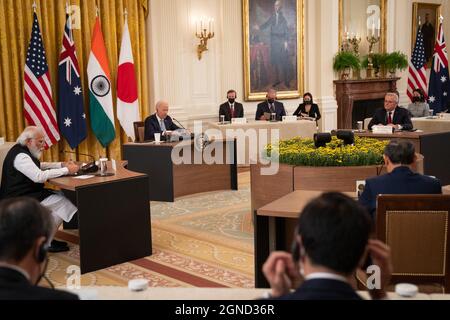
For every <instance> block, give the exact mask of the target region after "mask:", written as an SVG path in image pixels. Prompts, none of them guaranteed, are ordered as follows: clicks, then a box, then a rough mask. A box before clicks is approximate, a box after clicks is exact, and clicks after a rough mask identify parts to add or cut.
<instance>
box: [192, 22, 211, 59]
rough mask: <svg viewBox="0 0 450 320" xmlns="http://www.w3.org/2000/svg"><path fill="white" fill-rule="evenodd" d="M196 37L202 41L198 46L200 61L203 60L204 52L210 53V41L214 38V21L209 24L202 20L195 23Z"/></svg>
mask: <svg viewBox="0 0 450 320" xmlns="http://www.w3.org/2000/svg"><path fill="white" fill-rule="evenodd" d="M195 37H196V38H198V39H200V43H199V44H198V45H197V57H198V60H201V59H202V55H203V52H205V51H208V40H210V39H212V38H214V19H209V21H208V22H205V21H203V19H202V20H200V21H196V23H195Z"/></svg>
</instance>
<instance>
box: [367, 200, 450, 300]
mask: <svg viewBox="0 0 450 320" xmlns="http://www.w3.org/2000/svg"><path fill="white" fill-rule="evenodd" d="M449 213H450V195H379V196H378V199H377V218H376V220H377V221H376V235H377V238H378V239H379V240H381V241H383V242H385V243H387V244H388V245H389V246H390V247H391V254H392V263H393V267H394V269H393V274H392V279H391V283H392V284H395V283H400V282H409V283H415V284H417V285H419V290H420V291H421V292H427V291H428V293H430V292H436V290H435V289H436V288H438V291H440V292H441V293H442V292H445V293H449V292H450V258H449V255H450V236H449V234H448V223H449Z"/></svg>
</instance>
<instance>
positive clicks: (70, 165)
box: [63, 161, 80, 174]
mask: <svg viewBox="0 0 450 320" xmlns="http://www.w3.org/2000/svg"><path fill="white" fill-rule="evenodd" d="M63 167H66V168H67V169H69V174H75V173H77V172H78V170H80V167H79V166H78V165H77V164H75V162H73V161H69V162H65V163H63Z"/></svg>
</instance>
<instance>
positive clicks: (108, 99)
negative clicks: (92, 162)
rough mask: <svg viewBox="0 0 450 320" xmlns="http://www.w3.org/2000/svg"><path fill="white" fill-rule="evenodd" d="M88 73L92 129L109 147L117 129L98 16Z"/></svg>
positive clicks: (102, 142) (105, 145) (101, 141)
mask: <svg viewBox="0 0 450 320" xmlns="http://www.w3.org/2000/svg"><path fill="white" fill-rule="evenodd" d="M87 73H88V81H89V107H90V113H91V127H92V131H94V134H95V136H96V137H97V139H98V141H100V143H101V144H102V146H103V147H107V146H108V145H109V143H110V142H111V141H113V140H114V138H115V136H116V130H115V126H114V111H113V100H112V94H111V81H110V79H111V74H110V71H109V66H108V58H107V56H106V48H105V41H104V40H103V34H102V29H101V27H100V18H99V17H98V16H97V18H96V19H95V26H94V33H93V35H92V45H91V53H90V55H89V62H88V69H87Z"/></svg>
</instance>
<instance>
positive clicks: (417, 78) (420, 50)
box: [406, 27, 428, 101]
mask: <svg viewBox="0 0 450 320" xmlns="http://www.w3.org/2000/svg"><path fill="white" fill-rule="evenodd" d="M420 29H421V28H420V27H419V28H418V30H417V37H416V45H415V46H414V51H413V54H412V56H411V61H410V62H409V74H408V87H407V89H406V90H407V92H406V93H407V94H408V97H409V98H410V99H411V101H412V99H413V91H414V89H417V88H418V89H422V92H424V93H425V96H426V92H427V91H428V90H427V89H428V85H427V74H426V71H427V67H426V60H425V46H424V44H423V34H422V31H421V30H420Z"/></svg>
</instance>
